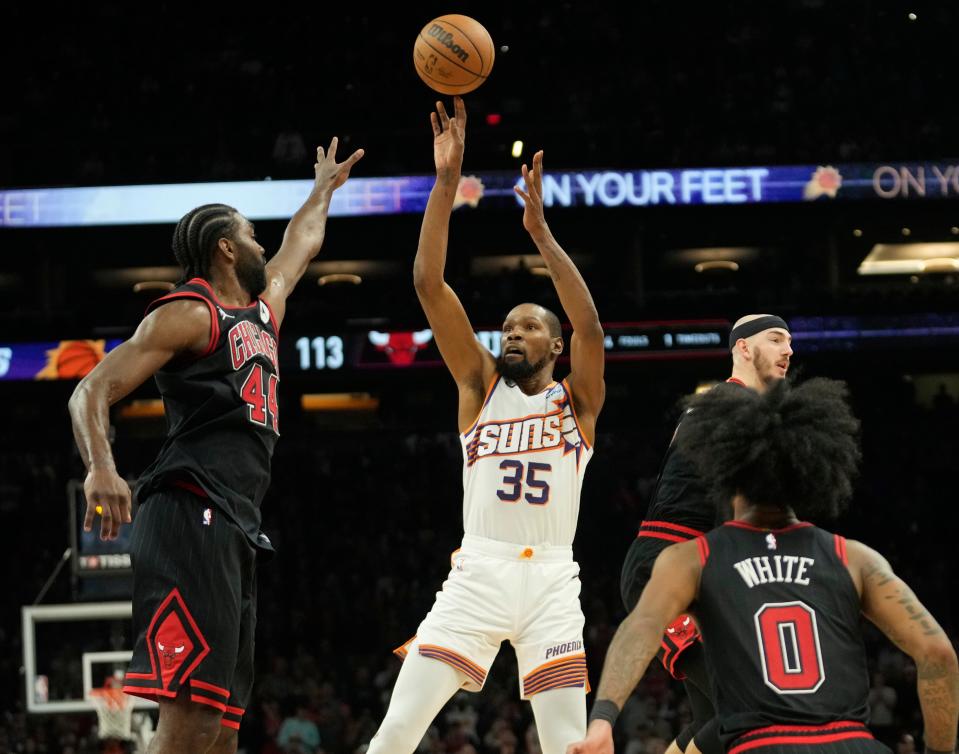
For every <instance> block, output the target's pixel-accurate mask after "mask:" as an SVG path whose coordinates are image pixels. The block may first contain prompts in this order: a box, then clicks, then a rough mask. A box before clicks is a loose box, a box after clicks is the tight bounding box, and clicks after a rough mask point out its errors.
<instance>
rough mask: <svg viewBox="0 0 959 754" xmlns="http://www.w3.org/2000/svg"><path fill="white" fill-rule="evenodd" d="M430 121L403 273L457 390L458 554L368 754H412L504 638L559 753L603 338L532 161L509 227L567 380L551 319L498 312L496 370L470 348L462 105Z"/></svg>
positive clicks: (582, 666)
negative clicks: (558, 369) (535, 284)
mask: <svg viewBox="0 0 959 754" xmlns="http://www.w3.org/2000/svg"><path fill="white" fill-rule="evenodd" d="M454 102H455V113H454V117H453V118H449V117H448V116H447V113H446V110H445V108H444V107H443V105H442V103H437V106H436V112H435V113H432V114H431V119H432V124H433V152H434V158H435V162H436V183H435V185H434V186H433V189H432V192H431V193H430V198H429V202H428V203H427V206H426V212H425V215H424V217H423V225H422V229H421V231H420V241H419V247H418V248H417V252H416V261H415V263H414V267H413V275H414V282H415V285H416V292H417V295H418V296H419V299H420V303H421V304H422V306H423V309H424V311H425V312H426V316H427V319H428V320H429V323H430V326H431V327H432V328H433V334H434V337H435V338H436V342H437V345H438V346H439V349H440V352H441V354H442V356H443V359H444V361H445V362H446V365H447V367H448V368H449V370H450V372H451V373H452V375H453V379H454V380H455V381H456V384H457V387H458V389H459V414H458V415H459V430H460V433H461V435H460V441H461V443H462V446H463V458H464V468H463V492H464V497H463V524H464V530H465V534H464V537H463V544H462V548H461V549H460V550H457V551H456V552H455V553H454V554H453V557H452V569H451V570H450V573H449V577H448V578H447V580H446V581H445V583H444V584H443V589H442V591H441V592H439V593H438V594H437V598H436V602H435V603H434V605H433V608H432V610H430V612H429V614H428V615H427V616H426V618H425V619H424V620H423V622H422V623H421V624H420V626H419V629H418V631H417V633H416V636H415V637H414V638H413V639H411V640H410V641H409V642H407V644H405V645H404V646H403V647H401V648H400V650H398V653H399V654H401V656H405V660H404V663H403V667H402V669H401V671H400V674H399V677H398V678H397V681H396V686H395V688H394V690H393V696H392V699H391V701H390V706H389V710H388V711H387V713H386V717H385V719H384V720H383V723H382V725H381V726H380V729H379V731H378V732H377V734H376V736H374V738H373V740H372V741H371V742H370V747H369V754H383V753H388V754H410V752H412V751H413V750H414V749H415V748H416V747H417V745H418V744H419V742H420V740H421V739H422V737H423V734H424V733H425V732H426V730H427V728H428V726H429V724H430V722H431V721H432V720H433V718H434V717H435V716H436V714H437V713H438V712H439V711H440V709H441V708H442V707H443V705H444V704H445V703H446V702H447V700H448V699H449V698H450V697H451V696H453V694H455V693H456V691H457V690H458V689H461V688H465V689H468V690H470V691H479V690H480V689H482V687H483V683H484V682H485V680H486V674H487V671H488V670H489V667H490V665H491V664H492V662H493V659H494V658H495V657H496V654H497V652H498V651H499V646H500V643H501V642H502V641H504V640H508V641H509V642H510V643H511V644H512V645H513V648H514V649H515V650H516V657H517V660H518V663H519V677H520V689H519V691H520V695H521V697H522V698H523V699H528V700H530V702H531V703H532V707H533V714H534V716H535V718H536V727H537V730H538V732H539V739H540V744H541V746H542V750H543V752H544V754H561V753H562V752H564V751H565V749H566V745H567V744H569V743H570V742H571V741H575V740H578V739H579V738H581V737H582V735H583V732H584V731H585V726H586V712H585V696H586V657H585V654H584V652H583V625H584V622H585V621H584V618H583V613H582V609H581V607H580V604H579V592H580V582H579V567H578V565H577V564H576V563H575V562H574V561H573V557H572V547H571V546H572V542H573V536H574V534H575V531H576V521H577V517H578V513H579V497H580V489H581V486H582V480H583V474H584V471H585V468H586V464H587V462H588V461H589V458H590V456H591V455H592V446H593V438H594V435H595V428H596V418H597V416H598V415H599V412H600V409H601V408H602V405H603V399H604V395H605V386H604V382H603V369H604V350H603V349H604V346H603V331H602V327H601V325H600V322H599V317H598V315H597V313H596V307H595V306H594V305H593V300H592V297H591V296H590V294H589V290H588V289H587V288H586V284H585V282H584V281H583V278H582V277H581V276H580V274H579V272H578V271H577V270H576V267H575V266H574V265H573V263H572V261H571V260H570V259H569V257H568V256H567V255H566V253H565V252H564V251H563V249H562V248H560V246H559V244H558V243H557V242H556V240H555V239H554V238H553V236H552V234H551V233H550V230H549V227H548V225H547V224H546V219H545V217H544V214H543V198H542V197H543V192H542V187H543V153H542V152H537V153H536V155H535V156H534V158H533V167H532V170H528V169H527V167H526V166H525V165H524V166H523V177H524V179H525V181H526V190H525V191H523V190H520V189H517V193H518V194H519V196H520V197H522V199H523V200H524V202H525V209H524V211H523V226H524V228H525V229H526V230H527V232H528V233H529V234H530V237H531V238H532V239H533V242H534V243H535V244H536V247H537V249H538V250H539V252H540V254H541V255H542V256H543V259H544V260H545V262H546V265H547V267H548V269H549V272H550V275H551V277H552V279H553V282H554V284H555V286H556V292H557V294H558V295H559V299H560V302H561V303H562V306H563V310H564V312H565V313H566V315H567V317H569V320H570V322H571V323H572V325H573V335H572V338H571V340H570V358H571V367H572V368H571V374H570V375H569V376H568V377H567V378H566V379H565V380H562V381H561V382H556V381H555V380H554V379H553V370H554V367H555V364H556V358H557V357H558V356H559V355H560V354H561V353H562V352H563V346H564V343H563V337H562V329H561V327H560V321H559V319H558V318H557V317H556V315H555V314H553V313H552V312H550V311H548V310H547V309H544V308H543V307H541V306H537V305H535V304H520V305H519V306H517V307H515V308H514V309H513V310H512V311H511V312H510V313H509V314H508V316H507V317H506V321H505V322H504V323H503V331H502V350H501V355H500V357H499V358H498V359H496V358H494V357H493V355H492V354H491V353H490V352H489V351H487V350H486V349H485V348H483V347H482V346H481V345H480V343H479V342H478V341H477V339H476V337H475V335H474V332H473V327H472V325H471V324H470V321H469V319H468V317H467V315H466V312H465V311H464V309H463V306H462V304H461V303H460V300H459V298H457V296H456V294H455V293H454V292H453V290H452V288H450V287H449V285H447V284H446V282H445V281H444V279H443V271H444V267H445V263H446V249H447V238H448V233H449V219H450V214H451V213H452V209H453V199H454V197H455V196H456V189H457V186H458V184H459V180H460V170H461V167H462V164H463V150H464V142H465V136H466V108H465V106H464V104H463V100H462V99H461V98H459V97H457V98H455V99H454Z"/></svg>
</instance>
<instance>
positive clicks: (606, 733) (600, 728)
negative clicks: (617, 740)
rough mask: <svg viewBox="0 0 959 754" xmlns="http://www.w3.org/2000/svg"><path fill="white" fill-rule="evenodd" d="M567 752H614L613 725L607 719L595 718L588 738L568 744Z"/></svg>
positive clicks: (571, 753)
mask: <svg viewBox="0 0 959 754" xmlns="http://www.w3.org/2000/svg"><path fill="white" fill-rule="evenodd" d="M566 754H613V726H612V725H610V724H609V723H608V722H606V721H605V720H593V722H591V723H590V724H589V728H587V729H586V738H585V739H583V740H582V741H577V742H576V743H574V744H570V745H569V746H567V747H566Z"/></svg>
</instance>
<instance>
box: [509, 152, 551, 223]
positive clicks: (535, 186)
mask: <svg viewBox="0 0 959 754" xmlns="http://www.w3.org/2000/svg"><path fill="white" fill-rule="evenodd" d="M523 182H524V183H525V184H526V190H525V191H523V189H521V188H520V187H519V186H514V187H513V191H515V192H516V194H517V195H518V196H519V197H520V198H521V199H522V200H523V204H524V208H523V227H524V228H526V232H527V233H529V234H530V235H531V236H533V238H536V237H537V236H539V235H542V234H544V233H546V232H547V231H548V230H549V228H548V226H547V225H546V215H544V214H543V150H542V149H541V150H539V151H538V152H537V153H536V154H534V155H533V168H532V170H530V169H528V168H527V167H526V163H523Z"/></svg>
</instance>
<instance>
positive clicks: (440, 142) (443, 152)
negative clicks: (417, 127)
mask: <svg viewBox="0 0 959 754" xmlns="http://www.w3.org/2000/svg"><path fill="white" fill-rule="evenodd" d="M453 108H454V113H455V114H454V116H453V117H452V118H450V117H449V116H448V115H447V114H446V107H444V105H443V103H442V102H437V103H436V112H435V113H430V122H431V123H432V125H433V160H434V162H435V163H436V173H437V175H440V174H452V173H459V171H460V169H461V168H462V167H463V149H464V148H465V145H466V105H465V104H463V98H462V97H453Z"/></svg>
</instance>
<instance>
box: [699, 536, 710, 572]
mask: <svg viewBox="0 0 959 754" xmlns="http://www.w3.org/2000/svg"><path fill="white" fill-rule="evenodd" d="M696 547H697V548H698V549H699V565H701V566H704V565H706V561H707V560H709V542H707V541H706V537H705V536H702V537H696Z"/></svg>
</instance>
